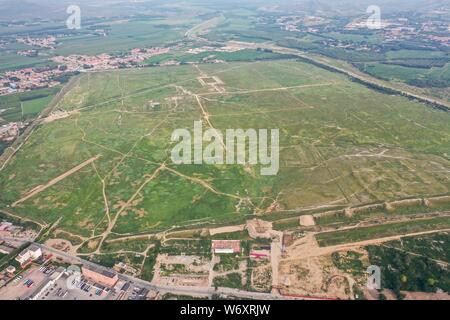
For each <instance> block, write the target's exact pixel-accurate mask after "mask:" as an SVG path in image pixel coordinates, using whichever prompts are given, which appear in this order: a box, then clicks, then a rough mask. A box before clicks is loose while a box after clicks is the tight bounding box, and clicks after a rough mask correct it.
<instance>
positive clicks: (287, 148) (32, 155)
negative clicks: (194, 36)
mask: <svg viewBox="0 0 450 320" xmlns="http://www.w3.org/2000/svg"><path fill="white" fill-rule="evenodd" d="M201 73H203V75H207V76H217V77H218V78H220V80H221V81H222V82H223V83H224V85H223V89H224V92H218V91H215V90H214V89H213V88H212V87H210V86H203V85H202V84H201V83H200V82H199V80H198V79H197V78H198V77H199V76H200V75H201ZM194 93H195V94H197V95H198V96H199V99H200V101H201V103H202V106H203V107H204V108H206V109H207V112H208V113H209V120H210V122H211V124H212V125H213V126H214V127H215V128H217V129H220V130H225V129H227V128H231V129H234V128H243V129H246V128H255V129H259V128H268V129H272V128H279V129H280V145H281V150H280V171H279V173H278V175H276V176H261V175H260V170H259V167H258V166H248V167H243V166H239V165H229V166H228V165H174V164H173V163H171V160H170V150H171V148H172V147H173V145H174V144H173V143H172V142H171V140H170V137H171V134H172V131H173V130H174V129H177V128H189V129H191V130H192V128H193V123H194V121H196V120H200V119H201V118H202V112H201V110H200V106H199V104H198V102H197V101H196V99H195V97H194V96H193V94H194ZM155 102H158V103H160V105H159V107H158V108H157V109H155V108H153V107H152V105H153V103H155ZM58 108H59V109H61V110H65V111H69V112H72V114H71V116H70V117H67V118H64V119H60V120H57V121H53V122H49V123H46V124H43V125H41V126H40V127H39V128H38V129H37V130H36V131H35V132H34V133H33V134H32V135H31V137H30V138H29V140H28V141H27V143H26V144H25V145H24V146H23V147H22V149H21V150H20V151H19V152H18V153H17V155H16V156H15V157H14V158H13V160H12V161H11V162H10V164H9V165H8V166H7V167H6V168H5V169H4V170H3V171H2V172H0V189H1V190H2V192H1V194H0V201H1V203H3V204H4V205H11V204H12V203H14V202H16V201H17V200H19V199H21V198H22V197H23V196H24V195H25V194H26V193H27V192H29V191H30V190H32V189H33V188H35V187H36V186H39V185H45V184H46V183H48V182H49V181H50V180H52V179H54V178H56V177H58V176H60V175H61V174H63V173H65V172H67V171H68V170H70V169H71V168H73V167H75V166H77V165H79V164H80V163H82V162H84V161H86V160H87V159H90V158H92V157H94V156H96V155H100V158H99V159H97V160H95V161H94V162H92V163H91V164H89V165H87V166H85V167H83V168H82V169H81V170H79V171H77V172H75V173H73V174H71V175H69V176H67V177H65V178H64V179H62V180H61V181H60V182H58V183H57V184H55V185H53V186H51V187H49V188H47V189H45V190H43V191H42V192H40V193H38V194H35V195H34V196H32V197H31V198H29V199H27V200H26V201H23V202H21V203H19V204H17V205H16V206H15V207H13V208H10V210H13V211H14V212H16V213H17V214H20V215H23V216H27V217H28V218H31V219H36V220H39V221H46V222H52V221H56V220H57V219H58V218H62V219H61V221H60V223H59V225H58V228H59V229H61V230H64V231H68V232H71V233H73V234H76V235H80V236H84V237H98V236H100V235H101V234H102V233H103V232H109V231H108V230H107V229H108V226H110V227H111V231H112V233H113V234H114V235H115V236H121V235H126V234H135V233H145V232H155V231H158V230H164V229H167V228H170V227H173V226H189V225H198V224H201V223H206V222H208V221H213V220H220V221H222V222H224V221H227V220H229V221H231V220H236V219H238V218H244V217H245V215H248V214H252V213H254V212H265V211H266V210H267V209H268V208H269V207H271V205H273V204H277V205H276V206H272V207H276V208H277V209H276V210H275V211H277V210H279V211H282V210H284V211H286V212H290V211H295V210H299V209H306V208H318V207H320V206H326V205H357V204H362V203H369V202H377V201H384V200H388V199H398V198H404V197H410V196H417V195H433V194H445V193H448V192H449V191H450V182H449V181H450V180H449V168H450V154H449V149H448V146H449V145H450V121H449V120H450V115H449V114H448V113H444V112H441V111H437V110H434V109H432V108H429V107H427V106H425V105H423V104H420V103H416V102H412V101H409V100H407V99H406V98H403V97H397V96H390V95H386V94H382V93H378V92H375V91H373V90H370V89H368V88H366V87H364V86H362V85H360V84H356V83H353V82H350V81H349V80H348V79H347V78H346V77H344V76H342V75H339V74H335V73H331V72H329V71H326V70H323V69H320V68H317V67H315V66H312V65H309V64H306V63H301V62H296V61H267V62H252V63H237V62H232V63H224V64H206V65H199V66H198V68H196V67H195V66H190V65H186V66H176V67H161V68H145V69H136V70H121V71H115V72H105V73H92V74H85V75H82V76H80V78H79V81H78V83H77V84H75V85H74V88H73V89H72V90H70V91H69V92H68V93H67V94H66V96H65V97H64V98H63V99H62V101H61V102H60V103H59V105H58ZM27 109H28V110H33V109H34V107H33V105H28V106H27ZM204 127H205V129H206V128H207V127H208V124H207V123H206V122H205V121H204ZM430 141H432V142H433V143H430ZM163 162H165V164H166V167H165V168H162V169H161V164H162V163H163Z"/></svg>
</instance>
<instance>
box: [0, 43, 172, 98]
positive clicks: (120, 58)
mask: <svg viewBox="0 0 450 320" xmlns="http://www.w3.org/2000/svg"><path fill="white" fill-rule="evenodd" d="M53 38H54V37H51V38H50V37H49V39H53ZM23 39H30V38H23ZM49 39H48V41H50V40H49ZM31 40H36V39H30V41H31ZM41 40H42V39H41ZM23 41H25V40H23ZM36 41H37V40H36ZM45 43H47V42H45ZM32 51H33V50H26V51H23V52H22V54H23V55H29V54H33V53H32ZM169 51H170V48H144V49H139V48H136V49H133V50H131V51H130V52H129V53H126V54H123V55H117V56H114V55H110V54H100V55H96V56H88V55H70V56H56V57H53V58H52V59H51V60H52V61H53V62H56V63H57V64H58V66H55V67H44V68H42V67H39V68H25V69H20V70H14V71H8V72H5V73H4V75H3V76H1V77H0V95H7V94H12V93H17V92H24V91H29V90H33V89H39V88H48V87H53V86H56V85H59V84H60V83H61V82H60V81H59V77H60V76H63V75H64V74H67V73H72V72H80V71H87V70H92V71H100V70H110V69H119V68H133V67H139V66H142V65H143V64H144V62H145V60H147V59H149V58H150V57H153V56H156V55H160V54H164V53H168V52H169Z"/></svg>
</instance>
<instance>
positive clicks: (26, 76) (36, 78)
mask: <svg viewBox="0 0 450 320" xmlns="http://www.w3.org/2000/svg"><path fill="white" fill-rule="evenodd" d="M63 73H65V71H64V70H63V68H58V67H46V68H25V69H20V70H14V71H7V72H5V74H4V75H3V76H2V77H0V95H6V94H11V93H16V92H24V91H29V90H34V89H39V88H48V87H53V86H56V85H58V84H60V82H59V81H57V80H56V78H57V77H58V76H60V75H62V74H63Z"/></svg>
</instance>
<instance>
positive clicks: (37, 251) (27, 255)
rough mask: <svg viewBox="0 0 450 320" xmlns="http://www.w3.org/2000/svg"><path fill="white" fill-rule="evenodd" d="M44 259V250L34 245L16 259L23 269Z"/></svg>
mask: <svg viewBox="0 0 450 320" xmlns="http://www.w3.org/2000/svg"><path fill="white" fill-rule="evenodd" d="M40 257H42V250H41V248H39V247H38V246H36V245H34V244H32V245H30V246H29V247H28V248H26V249H25V250H23V251H22V252H21V253H19V254H18V255H17V257H16V261H17V262H19V263H20V265H21V266H22V267H24V266H26V265H27V264H28V263H30V262H32V261H35V260H37V259H39V258H40Z"/></svg>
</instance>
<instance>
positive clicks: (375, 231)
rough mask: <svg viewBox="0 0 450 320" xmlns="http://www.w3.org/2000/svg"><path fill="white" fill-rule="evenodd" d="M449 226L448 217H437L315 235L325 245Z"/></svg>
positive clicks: (449, 219)
mask: <svg viewBox="0 0 450 320" xmlns="http://www.w3.org/2000/svg"><path fill="white" fill-rule="evenodd" d="M449 227H450V217H439V218H434V219H423V220H416V221H406V222H397V223H390V224H383V225H377V226H372V227H364V228H356V229H350V230H342V231H336V232H326V233H320V234H318V235H317V236H316V239H317V242H318V243H319V245H320V246H322V247H325V246H332V245H337V244H341V243H349V242H358V241H364V240H369V239H376V238H384V237H390V236H395V235H402V234H408V233H416V232H423V231H429V230H440V229H447V228H449Z"/></svg>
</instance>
